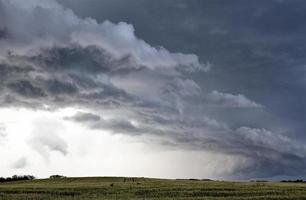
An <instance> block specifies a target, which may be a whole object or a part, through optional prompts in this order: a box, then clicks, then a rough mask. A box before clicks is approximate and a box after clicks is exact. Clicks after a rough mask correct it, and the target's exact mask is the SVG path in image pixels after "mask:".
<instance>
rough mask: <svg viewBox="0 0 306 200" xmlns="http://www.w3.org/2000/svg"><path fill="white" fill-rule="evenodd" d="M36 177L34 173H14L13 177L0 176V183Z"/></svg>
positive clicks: (28, 179)
mask: <svg viewBox="0 0 306 200" xmlns="http://www.w3.org/2000/svg"><path fill="white" fill-rule="evenodd" d="M34 179H35V177H34V176H32V175H14V176H12V177H6V178H4V177H0V183H5V182H12V181H30V180H34Z"/></svg>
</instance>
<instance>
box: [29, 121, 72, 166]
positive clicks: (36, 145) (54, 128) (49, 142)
mask: <svg viewBox="0 0 306 200" xmlns="http://www.w3.org/2000/svg"><path fill="white" fill-rule="evenodd" d="M35 125H36V126H35V129H34V130H33V132H32V136H31V138H30V139H29V141H28V142H29V144H30V146H31V147H32V148H33V149H34V150H35V151H37V152H38V153H39V154H40V155H41V156H42V157H43V158H44V159H45V160H46V161H49V157H50V153H51V152H59V153H61V154H62V155H64V156H65V155H67V154H68V145H67V142H66V141H65V140H64V139H63V138H62V137H61V136H60V132H61V131H62V130H63V129H64V127H62V126H61V125H60V124H58V122H54V121H50V120H47V119H46V120H38V121H37V122H35Z"/></svg>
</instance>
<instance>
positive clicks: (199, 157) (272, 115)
mask: <svg viewBox="0 0 306 200" xmlns="http://www.w3.org/2000/svg"><path fill="white" fill-rule="evenodd" d="M305 10H306V3H305V2H304V1H302V0H262V1H244V0H234V1H227V0H193V1H186V0H168V1H163V0H129V1H124V0H87V1H83V0H57V1H56V0H27V1H23V0H0V47H1V48H0V158H2V161H1V162H0V172H1V173H2V174H0V176H10V175H13V174H33V175H35V176H37V177H48V176H49V175H52V174H63V175H66V176H140V177H161V178H211V179H226V180H249V179H273V180H274V179H282V178H306V135H305V131H306V125H305V123H304V121H305V119H306V95H305V90H306V78H305V77H306V58H305V56H304V55H305V53H304V52H306V45H305V44H306V37H305V34H306V24H305V20H304V19H305V17H306V14H305V13H306V12H305Z"/></svg>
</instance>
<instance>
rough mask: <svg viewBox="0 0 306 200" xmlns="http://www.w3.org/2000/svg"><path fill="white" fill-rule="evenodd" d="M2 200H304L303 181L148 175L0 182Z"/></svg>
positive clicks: (304, 187)
mask: <svg viewBox="0 0 306 200" xmlns="http://www.w3.org/2000/svg"><path fill="white" fill-rule="evenodd" d="M0 199H1V200H16V199H27V200H49V199H50V200H51V199H52V200H60V199H63V200H72V199H73V200H81V199H83V200H84V199H109V200H112V199H124V200H126V199H134V200H136V199H137V200H145V199H148V200H153V199H154V200H155V199H156V200H158V199H162V200H170V199H181V200H183V199H184V200H185V199H186V200H191V199H197V200H198V199H207V200H210V199H235V200H238V199H258V200H259V199H269V200H272V199H294V200H297V199H301V200H302V199H303V200H305V199H306V184H305V183H300V184H298V183H241V182H221V181H196V180H162V179H147V178H119V177H118V178H112V177H104V178H103V177H101V178H62V179H40V180H34V181H19V182H11V183H2V184H0Z"/></svg>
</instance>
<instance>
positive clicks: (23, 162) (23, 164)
mask: <svg viewBox="0 0 306 200" xmlns="http://www.w3.org/2000/svg"><path fill="white" fill-rule="evenodd" d="M27 164H28V161H27V159H26V157H21V158H19V159H18V160H17V161H15V162H14V163H13V164H12V167H13V168H14V169H22V168H25V167H26V166H27Z"/></svg>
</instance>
